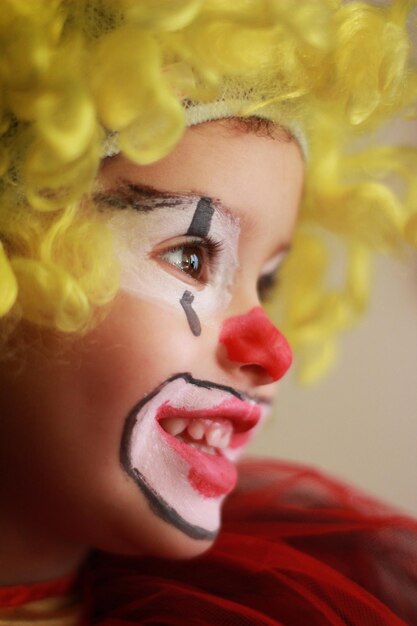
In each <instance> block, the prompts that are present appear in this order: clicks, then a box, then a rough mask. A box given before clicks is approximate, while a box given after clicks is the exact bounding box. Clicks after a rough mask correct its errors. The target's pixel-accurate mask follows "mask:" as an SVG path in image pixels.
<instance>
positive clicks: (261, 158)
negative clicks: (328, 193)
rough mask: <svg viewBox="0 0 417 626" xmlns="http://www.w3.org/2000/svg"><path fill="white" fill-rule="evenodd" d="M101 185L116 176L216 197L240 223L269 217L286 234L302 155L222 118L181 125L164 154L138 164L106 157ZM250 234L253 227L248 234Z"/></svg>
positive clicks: (107, 184)
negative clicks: (184, 127)
mask: <svg viewBox="0 0 417 626" xmlns="http://www.w3.org/2000/svg"><path fill="white" fill-rule="evenodd" d="M100 175H101V181H102V183H103V184H104V186H105V187H109V188H112V187H113V188H114V187H115V186H117V185H118V183H119V181H120V180H128V181H131V182H136V183H138V184H143V185H149V186H151V187H155V188H156V189H158V190H161V191H166V192H178V193H181V192H187V193H195V194H196V195H199V196H201V195H203V196H208V197H211V198H216V199H219V201H220V202H221V203H222V205H224V206H225V207H227V208H229V209H230V210H231V211H232V212H233V214H234V215H235V216H236V217H238V218H239V220H240V222H241V224H242V225H243V226H244V225H245V223H248V224H249V225H250V227H251V228H255V229H256V228H258V227H259V226H260V225H261V224H263V223H265V221H266V222H268V223H269V229H268V233H263V234H269V233H270V231H271V227H273V230H274V232H277V229H278V228H279V231H280V233H281V235H282V237H284V238H289V237H290V236H291V232H292V229H293V226H294V222H295V219H296V213H297V207H298V204H299V199H300V194H301V189H302V181H303V160H302V156H301V153H300V150H299V148H298V146H297V144H296V143H295V142H294V141H288V140H283V139H282V138H279V137H278V138H273V137H259V136H256V135H255V134H253V133H250V132H247V131H239V130H237V129H236V127H228V126H227V123H226V122H225V121H224V120H223V121H220V122H208V123H205V124H201V125H199V126H195V127H192V128H189V129H187V130H186V132H185V134H184V136H183V138H182V140H181V141H180V142H179V143H178V145H177V146H176V147H175V148H174V150H172V151H171V152H170V154H169V155H168V156H166V157H165V158H164V159H161V160H160V161H158V162H157V163H154V164H152V165H147V166H138V165H135V164H133V163H131V162H129V161H127V160H126V159H125V158H123V157H122V156H121V155H119V156H117V157H113V158H111V159H106V160H105V161H104V163H103V166H102V169H101V173H100ZM253 234H255V232H254V233H253Z"/></svg>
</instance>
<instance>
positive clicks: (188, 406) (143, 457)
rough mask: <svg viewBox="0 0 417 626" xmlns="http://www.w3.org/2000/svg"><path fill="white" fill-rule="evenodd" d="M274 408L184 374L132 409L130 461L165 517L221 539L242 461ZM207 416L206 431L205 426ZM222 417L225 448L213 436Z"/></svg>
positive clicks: (124, 452)
mask: <svg viewBox="0 0 417 626" xmlns="http://www.w3.org/2000/svg"><path fill="white" fill-rule="evenodd" d="M268 409H269V405H268V404H266V403H263V402H261V401H257V402H256V401H254V400H251V399H249V398H246V397H244V396H242V395H241V394H239V393H237V392H236V391H235V390H233V389H231V388H228V387H225V386H222V385H216V384H214V383H209V382H207V381H201V380H196V379H193V378H192V377H191V376H190V375H189V374H178V375H177V376H174V377H173V378H172V379H170V380H168V381H166V382H165V383H164V384H163V385H161V386H160V387H159V388H158V389H156V390H155V391H154V392H152V393H151V394H149V396H147V397H146V398H144V399H143V400H141V402H139V403H138V405H137V406H135V407H134V408H133V409H132V411H131V412H130V415H129V416H128V418H127V421H126V426H125V429H124V433H123V438H122V446H121V462H122V465H123V467H124V469H125V470H126V471H127V473H128V474H129V475H130V476H131V477H132V478H133V480H134V481H135V482H136V483H137V485H138V486H139V487H140V489H141V490H142V491H143V493H144V494H145V496H146V497H147V499H148V502H149V504H150V506H151V508H152V509H153V511H154V512H155V513H156V514H157V515H158V516H159V517H161V518H162V519H164V520H165V521H167V522H168V523H170V524H172V525H174V526H176V527H177V528H178V529H179V530H181V531H182V532H184V533H185V534H187V535H189V536H191V537H193V538H195V539H210V538H213V537H214V536H215V535H216V533H217V532H218V530H219V527H220V510H221V504H222V502H223V500H224V498H225V496H226V495H227V494H228V493H229V492H230V491H231V490H232V489H233V488H234V486H235V483H236V476H237V471H236V467H235V465H234V461H236V459H237V457H238V456H239V455H240V454H241V453H242V451H243V449H244V448H245V447H246V445H247V443H248V441H249V440H250V439H251V438H252V436H253V434H254V432H255V430H257V428H258V427H259V425H260V424H261V423H263V421H264V420H265V418H266V415H267V412H268ZM175 420H176V423H177V426H176V428H175V430H173V425H174V421H175ZM180 422H181V423H180ZM201 422H205V423H206V432H205V434H204V435H203V434H202V433H197V426H198V425H199V424H200V423H201ZM216 423H217V424H218V425H219V427H220V428H223V431H224V432H226V431H227V439H228V441H227V444H226V445H224V447H223V445H222V447H219V445H215V443H216V442H217V443H218V444H220V438H217V439H216V441H214V439H213V425H214V424H216ZM178 424H179V425H178ZM209 424H210V425H209ZM203 426H204V424H203ZM173 433H176V434H173ZM210 441H211V445H210ZM223 443H224V442H223ZM149 450H152V454H149Z"/></svg>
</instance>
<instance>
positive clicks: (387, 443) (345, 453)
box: [251, 258, 417, 515]
mask: <svg viewBox="0 0 417 626" xmlns="http://www.w3.org/2000/svg"><path fill="white" fill-rule="evenodd" d="M341 347H342V350H341V355H340V359H339V363H338V366H337V368H336V369H335V370H334V371H332V372H331V373H330V374H329V375H328V377H327V378H326V379H325V380H324V381H323V382H322V383H321V384H319V385H317V386H315V387H313V388H301V387H299V386H298V385H296V383H295V382H294V380H292V379H291V377H289V380H284V381H283V382H282V388H281V392H280V394H279V398H278V399H277V403H276V409H275V412H274V416H273V418H272V420H271V421H270V422H269V424H267V425H266V427H265V430H264V432H263V433H260V435H259V436H258V439H257V440H256V441H255V442H254V444H252V447H251V452H252V453H262V455H265V454H267V455H269V456H278V457H280V458H287V459H296V460H299V461H304V462H307V463H309V464H313V465H315V466H317V467H319V468H321V469H324V470H325V471H328V472H331V473H332V474H334V475H336V476H337V477H341V478H343V479H346V480H348V481H349V482H352V483H354V484H355V485H357V486H359V487H362V488H364V489H366V490H367V491H370V492H372V493H373V494H376V495H378V496H380V497H382V498H384V499H385V500H388V501H390V502H392V503H394V504H396V505H397V506H399V507H401V508H402V509H405V510H407V511H410V512H412V513H414V514H416V515H417V259H411V261H410V262H409V263H408V264H407V265H400V264H399V263H397V262H394V261H391V260H388V259H385V258H384V259H380V260H379V262H378V264H377V272H376V281H375V284H374V289H373V297H372V302H371V310H370V312H369V314H368V316H367V317H366V318H364V320H363V322H362V323H361V324H360V326H359V327H357V328H356V329H355V330H353V331H352V332H350V333H349V335H348V336H346V337H345V338H344V339H343V342H342V346H341Z"/></svg>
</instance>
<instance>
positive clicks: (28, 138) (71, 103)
mask: <svg viewBox="0 0 417 626" xmlns="http://www.w3.org/2000/svg"><path fill="white" fill-rule="evenodd" d="M416 3H417V0H393V1H392V2H390V3H379V4H376V3H375V2H372V3H371V2H369V3H367V2H346V3H343V2H341V1H340V0H297V3H294V2H293V1H292V0H240V1H239V2H236V0H117V1H116V0H37V1H36V2H33V1H32V0H3V2H2V7H1V12H0V84H1V90H0V175H1V182H0V316H1V317H2V319H3V322H2V325H1V328H2V329H3V330H2V334H3V340H4V341H5V339H6V334H7V330H6V329H7V328H9V324H8V323H7V320H10V319H14V320H19V319H22V318H23V319H26V320H28V321H29V322H31V323H34V324H37V325H41V326H46V327H50V328H55V329H58V330H59V331H63V332H65V333H73V332H85V331H86V330H88V329H89V328H91V327H92V325H93V324H94V323H96V322H97V319H98V317H99V315H100V311H102V310H103V305H105V304H106V303H109V302H110V301H111V300H112V298H113V297H114V295H115V293H116V291H117V288H118V277H117V267H116V263H115V260H114V258H113V253H112V246H111V238H110V235H109V233H108V231H107V229H106V227H105V225H104V224H103V223H101V222H100V220H99V218H98V217H97V215H96V213H95V212H94V210H92V209H89V208H88V203H83V202H82V198H83V196H85V194H88V193H89V192H90V191H91V190H92V188H93V183H94V179H95V177H96V174H97V171H98V167H99V163H100V159H101V157H102V154H103V145H104V143H105V141H106V138H108V136H109V135H111V133H117V134H118V142H119V146H120V149H121V151H122V152H123V153H124V154H125V155H126V156H127V157H128V158H129V159H131V160H132V161H134V162H137V163H142V164H143V163H150V162H153V161H156V160H158V159H160V158H162V157H163V156H164V155H166V154H167V153H168V152H169V151H170V150H171V149H172V148H173V146H174V145H175V144H176V142H178V140H179V139H180V138H181V136H182V133H183V131H184V128H185V124H186V122H185V104H184V103H189V102H192V103H194V104H198V103H200V104H201V103H205V102H213V101H215V100H217V99H219V98H224V97H229V98H230V97H235V95H236V94H240V95H242V94H243V95H244V98H245V100H248V101H249V104H248V106H247V107H246V109H245V112H244V115H248V116H256V115H261V116H262V111H263V110H265V108H266V107H267V108H268V115H269V116H270V117H272V118H273V119H274V120H276V121H277V122H278V123H281V124H283V125H287V127H288V128H295V127H297V128H300V129H302V134H303V136H304V137H305V138H306V143H307V146H308V158H307V174H306V185H305V194H304V198H303V205H302V208H301V220H300V224H299V228H298V232H297V235H296V238H295V244H294V248H293V252H292V255H291V258H290V260H289V261H288V262H287V264H286V267H285V270H284V276H283V280H282V293H283V297H282V304H281V307H280V308H281V309H282V310H281V316H282V321H281V324H282V325H283V326H284V329H285V331H286V332H287V335H288V337H289V339H290V341H291V342H292V343H293V345H294V347H295V348H296V350H297V351H298V354H299V364H300V375H301V378H302V379H303V380H304V381H306V382H308V381H312V380H314V379H315V378H316V377H317V376H318V375H320V374H321V373H322V372H323V371H324V370H325V369H326V368H327V367H328V366H329V364H330V363H331V361H332V359H333V356H334V351H335V340H336V335H337V334H338V332H339V331H340V330H342V329H343V328H346V327H348V326H349V325H351V324H352V322H353V321H354V319H355V318H356V317H357V316H358V315H359V314H360V313H362V311H363V310H364V308H365V306H366V300H367V293H368V285H369V258H370V253H371V252H372V251H374V250H381V249H387V250H392V249H395V248H397V249H398V248H399V247H401V246H402V245H403V244H404V243H408V244H411V245H412V246H417V176H416V175H415V172H416V171H417V150H416V149H414V148H412V147H398V146H397V147H395V146H386V145H376V147H375V146H374V147H367V145H366V144H365V143H364V142H363V141H361V140H360V136H362V135H364V134H365V133H369V132H374V131H375V129H377V128H378V127H379V126H380V125H381V124H382V123H383V122H384V120H386V119H387V118H389V117H392V116H393V115H395V114H398V113H402V114H403V115H406V116H409V117H412V116H413V115H415V113H416V109H415V107H416V98H417V73H416V68H415V66H414V65H413V61H412V53H411V52H412V45H411V34H410V33H411V31H412V30H413V27H414V26H415V21H416V16H415V13H414V12H413V10H414V8H415V7H416ZM270 111H272V114H270V113H269V112H270ZM393 178H395V179H398V180H399V183H398V184H397V185H396V188H397V193H394V191H393V190H392V188H391V186H389V184H388V182H389V183H391V182H392V180H393ZM387 181H388V182H387ZM394 187H395V185H394ZM326 233H333V234H334V235H336V236H340V237H339V241H341V242H342V244H343V248H340V246H335V245H334V241H333V239H334V237H333V236H332V235H330V236H329V235H328V234H326ZM340 249H342V250H343V254H342V255H340V254H339V252H338V250H340ZM335 256H336V257H338V258H337V259H336V260H335V258H334V257H335ZM336 264H338V266H339V268H340V267H341V272H339V277H338V281H337V284H336V285H334V284H333V283H334V276H332V275H331V273H330V272H329V268H333V267H335V265H336Z"/></svg>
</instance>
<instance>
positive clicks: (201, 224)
mask: <svg viewBox="0 0 417 626" xmlns="http://www.w3.org/2000/svg"><path fill="white" fill-rule="evenodd" d="M213 213H214V206H213V205H212V203H211V200H210V198H200V200H199V201H198V203H197V208H196V210H195V211H194V215H193V219H192V220H191V224H190V226H189V228H188V230H187V235H190V236H194V237H207V235H208V234H209V232H210V226H211V220H212V217H213Z"/></svg>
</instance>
